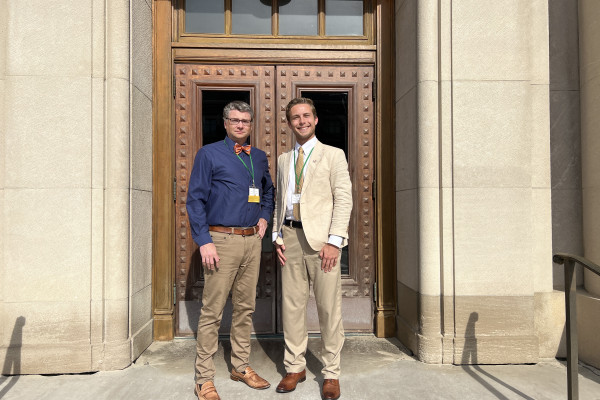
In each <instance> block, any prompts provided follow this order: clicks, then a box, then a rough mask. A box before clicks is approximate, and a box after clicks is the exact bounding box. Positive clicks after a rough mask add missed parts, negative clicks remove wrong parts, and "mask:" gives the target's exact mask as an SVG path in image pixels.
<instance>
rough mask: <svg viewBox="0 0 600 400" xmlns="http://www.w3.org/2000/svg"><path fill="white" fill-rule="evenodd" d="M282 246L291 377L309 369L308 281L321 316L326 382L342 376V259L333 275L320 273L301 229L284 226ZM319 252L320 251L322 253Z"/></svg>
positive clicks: (285, 330)
mask: <svg viewBox="0 0 600 400" xmlns="http://www.w3.org/2000/svg"><path fill="white" fill-rule="evenodd" d="M282 229H283V242H284V243H285V257H286V259H287V261H286V262H285V265H284V266H282V267H281V286H282V301H281V302H282V308H281V315H282V319H283V335H284V340H285V351H284V357H283V363H284V365H285V369H286V371H287V372H290V373H297V372H300V371H302V370H303V369H304V368H305V367H306V359H305V357H304V355H305V353H306V345H307V343H308V331H307V328H306V305H307V302H308V297H309V293H310V292H309V290H310V288H309V280H310V282H312V284H313V292H314V294H315V300H316V303H317V312H318V314H319V326H320V327H321V345H322V349H321V359H322V362H323V369H322V370H321V372H322V373H323V377H324V379H338V378H339V376H340V354H341V351H342V346H343V345H344V328H343V326H342V280H341V269H340V257H341V252H340V255H339V256H338V260H337V264H336V266H335V267H334V268H333V269H332V270H331V271H330V272H327V273H325V272H323V271H322V270H321V259H320V258H319V252H318V251H314V250H313V249H311V247H310V246H309V245H308V242H307V241H306V237H305V236H304V231H303V230H302V229H295V228H290V227H288V226H283V228H282ZM319 250H320V249H319Z"/></svg>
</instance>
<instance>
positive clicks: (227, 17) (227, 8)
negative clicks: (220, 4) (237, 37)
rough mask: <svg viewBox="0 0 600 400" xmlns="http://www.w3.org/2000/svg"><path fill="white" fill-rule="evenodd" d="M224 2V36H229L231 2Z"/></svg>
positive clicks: (226, 0)
mask: <svg viewBox="0 0 600 400" xmlns="http://www.w3.org/2000/svg"><path fill="white" fill-rule="evenodd" d="M224 1H225V35H227V36H229V35H231V2H232V0H224Z"/></svg>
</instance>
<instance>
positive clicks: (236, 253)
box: [196, 232, 262, 384]
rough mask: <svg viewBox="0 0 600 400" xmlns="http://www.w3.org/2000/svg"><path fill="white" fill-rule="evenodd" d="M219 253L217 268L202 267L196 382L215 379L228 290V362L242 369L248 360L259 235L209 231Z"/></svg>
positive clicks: (254, 300)
mask: <svg viewBox="0 0 600 400" xmlns="http://www.w3.org/2000/svg"><path fill="white" fill-rule="evenodd" d="M210 236H211V237H212V240H213V243H214V244H215V247H216V248H217V253H218V254H219V258H220V262H219V265H220V267H219V268H218V269H217V270H214V271H209V270H207V269H206V268H205V269H204V292H203V293H202V311H201V314H200V319H199V321H198V337H197V341H196V383H198V384H203V383H205V382H207V381H214V376H215V364H214V362H213V356H214V354H215V353H216V352H217V348H218V341H219V326H220V325H221V318H222V317H223V308H224V307H225V303H226V302H227V297H229V291H230V290H231V294H232V301H233V315H232V321H231V335H230V340H231V364H232V366H233V368H235V369H236V371H238V372H241V371H243V370H244V369H245V368H246V367H247V366H248V365H249V363H250V333H251V332H252V314H253V313H254V306H255V304H256V283H257V281H258V274H259V271H260V252H261V247H262V246H261V244H262V241H261V238H260V236H259V235H258V234H255V235H252V236H241V235H234V234H228V233H217V232H211V233H210Z"/></svg>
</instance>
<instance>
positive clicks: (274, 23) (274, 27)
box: [271, 0, 279, 36]
mask: <svg viewBox="0 0 600 400" xmlns="http://www.w3.org/2000/svg"><path fill="white" fill-rule="evenodd" d="M271 34H272V35H273V36H279V2H278V1H277V0H273V5H272V8H271Z"/></svg>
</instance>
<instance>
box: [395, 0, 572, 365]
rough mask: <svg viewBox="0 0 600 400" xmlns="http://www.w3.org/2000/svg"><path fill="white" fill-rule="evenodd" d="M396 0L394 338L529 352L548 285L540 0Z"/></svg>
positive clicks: (463, 349)
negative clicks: (396, 257) (396, 260)
mask: <svg viewBox="0 0 600 400" xmlns="http://www.w3.org/2000/svg"><path fill="white" fill-rule="evenodd" d="M397 3H398V7H397V11H396V15H397V19H396V26H397V43H398V44H397V51H398V52H397V54H398V61H397V62H398V70H397V79H398V85H397V113H396V115H397V120H398V127H397V129H398V133H397V135H398V136H397V143H398V148H397V152H398V157H397V159H398V160H400V161H399V163H398V166H397V171H396V172H397V176H398V179H397V193H398V211H397V215H398V249H399V250H398V273H397V276H398V302H399V305H398V310H399V315H398V326H399V328H398V329H399V337H400V338H401V339H402V340H403V341H404V342H405V344H407V345H409V347H411V349H413V351H415V353H417V354H418V356H419V358H420V359H421V360H423V361H425V362H433V363H455V364H471V363H513V362H535V361H537V360H538V359H539V358H540V356H541V355H540V354H541V353H540V345H541V341H542V339H541V338H540V334H539V331H538V329H537V322H538V320H547V319H548V318H549V314H551V311H550V310H551V309H552V307H548V308H546V309H544V308H541V309H540V307H538V303H540V302H543V301H545V300H542V299H539V297H540V296H539V294H545V295H548V296H549V297H552V293H553V291H552V257H551V256H552V248H551V244H552V238H551V209H550V205H551V202H550V127H549V77H548V34H547V32H548V11H547V2H545V1H544V0H535V1H529V2H521V1H512V0H502V1H495V2H481V1H477V0H471V1H460V2H438V1H436V0H421V1H417V0H404V1H400V2H397ZM411 152H413V155H412V156H411ZM415 155H416V157H415ZM557 298H558V297H557ZM552 302H553V304H554V303H556V302H555V301H554V299H553V300H552ZM557 304H558V305H559V306H560V303H557Z"/></svg>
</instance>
